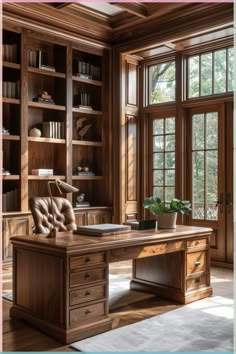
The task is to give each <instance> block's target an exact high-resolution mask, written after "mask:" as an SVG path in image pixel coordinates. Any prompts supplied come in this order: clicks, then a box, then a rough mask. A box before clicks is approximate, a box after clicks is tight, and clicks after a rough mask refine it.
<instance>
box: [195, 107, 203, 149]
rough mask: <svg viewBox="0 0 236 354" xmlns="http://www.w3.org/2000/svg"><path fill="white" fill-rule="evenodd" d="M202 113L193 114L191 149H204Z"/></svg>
mask: <svg viewBox="0 0 236 354" xmlns="http://www.w3.org/2000/svg"><path fill="white" fill-rule="evenodd" d="M204 135H205V134H204V114H195V115H194V116H193V133H192V139H193V144H192V145H193V149H194V150H195V149H196V150H201V149H204V138H205V136H204Z"/></svg>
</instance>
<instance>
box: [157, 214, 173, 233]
mask: <svg viewBox="0 0 236 354" xmlns="http://www.w3.org/2000/svg"><path fill="white" fill-rule="evenodd" d="M176 219H177V213H164V214H162V215H159V217H158V228H159V229H175V228H176Z"/></svg>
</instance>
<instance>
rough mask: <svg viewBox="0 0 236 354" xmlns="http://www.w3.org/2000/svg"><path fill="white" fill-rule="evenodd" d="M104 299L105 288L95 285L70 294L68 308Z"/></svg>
mask: <svg viewBox="0 0 236 354" xmlns="http://www.w3.org/2000/svg"><path fill="white" fill-rule="evenodd" d="M105 297H106V286H105V285H97V286H91V287H86V288H84V289H79V290H74V291H71V292H70V306H73V305H78V304H82V303H84V302H89V301H93V300H99V299H102V298H105Z"/></svg>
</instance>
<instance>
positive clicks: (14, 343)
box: [2, 261, 233, 352]
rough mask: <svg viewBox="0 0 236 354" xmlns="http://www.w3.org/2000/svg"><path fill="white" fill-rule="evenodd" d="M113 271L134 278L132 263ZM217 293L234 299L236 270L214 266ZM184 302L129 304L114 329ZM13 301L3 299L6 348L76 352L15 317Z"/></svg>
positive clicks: (117, 313) (8, 271) (6, 274)
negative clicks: (11, 312) (12, 315)
mask: <svg viewBox="0 0 236 354" xmlns="http://www.w3.org/2000/svg"><path fill="white" fill-rule="evenodd" d="M110 273H112V274H119V275H120V276H122V277H126V278H131V262H130V261H126V262H120V263H114V264H111V265H110ZM2 279H3V284H2V289H3V293H6V292H9V291H11V289H12V267H11V265H10V264H9V265H4V266H3V274H2ZM211 281H212V286H213V294H214V295H219V296H225V297H228V298H233V270H231V269H224V268H216V267H213V268H212V277H211ZM180 306H182V305H179V304H177V303H173V301H169V300H163V299H160V298H158V297H153V298H151V299H148V300H143V301H140V302H138V303H135V304H132V305H129V306H125V307H122V308H119V309H117V310H114V311H112V312H111V313H110V317H111V318H112V320H113V328H118V327H122V326H125V325H128V324H131V323H134V322H137V321H141V320H143V319H146V318H149V317H152V316H155V315H157V314H161V313H164V312H168V311H170V310H174V309H176V308H178V307H180ZM10 307H11V302H10V301H8V300H3V351H5V352H6V351H7V352H10V351H13V352H14V351H57V352H59V351H62V352H67V351H74V350H72V349H71V348H70V347H69V345H62V344H61V343H59V342H58V341H56V340H54V339H52V338H51V337H48V336H46V335H45V334H43V333H41V332H39V331H38V330H36V329H34V328H31V327H30V326H28V325H27V324H26V323H24V322H23V321H18V320H11V319H10V317H9V310H10Z"/></svg>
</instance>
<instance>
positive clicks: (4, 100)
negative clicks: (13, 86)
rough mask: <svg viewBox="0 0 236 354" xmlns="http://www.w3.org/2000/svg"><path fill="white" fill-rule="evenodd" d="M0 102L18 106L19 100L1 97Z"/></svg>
mask: <svg viewBox="0 0 236 354" xmlns="http://www.w3.org/2000/svg"><path fill="white" fill-rule="evenodd" d="M2 102H3V103H13V104H20V99H19V98H8V97H3V98H2Z"/></svg>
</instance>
